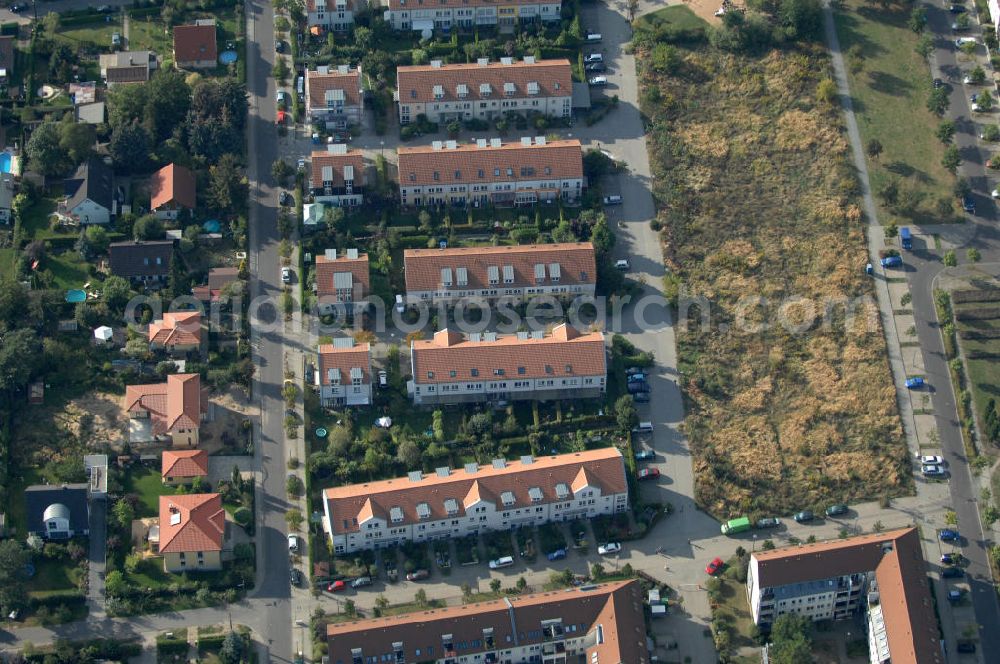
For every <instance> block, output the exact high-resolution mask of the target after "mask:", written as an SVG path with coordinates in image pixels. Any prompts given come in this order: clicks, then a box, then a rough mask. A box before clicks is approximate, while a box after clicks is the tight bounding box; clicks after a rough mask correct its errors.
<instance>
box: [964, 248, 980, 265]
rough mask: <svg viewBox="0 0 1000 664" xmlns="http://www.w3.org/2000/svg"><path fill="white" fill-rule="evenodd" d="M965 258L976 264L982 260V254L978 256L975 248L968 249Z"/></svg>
mask: <svg viewBox="0 0 1000 664" xmlns="http://www.w3.org/2000/svg"><path fill="white" fill-rule="evenodd" d="M965 257H966V258H967V259H968V261H969V262H970V263H978V262H979V261H980V260H982V258H983V256H982V254H980V253H979V250H978V249H976V248H975V247H969V248H968V249H967V250H966V251H965Z"/></svg>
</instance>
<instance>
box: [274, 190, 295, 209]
mask: <svg viewBox="0 0 1000 664" xmlns="http://www.w3.org/2000/svg"><path fill="white" fill-rule="evenodd" d="M278 205H282V206H285V207H290V206H292V205H295V197H294V196H292V195H291V194H290V193H288V192H287V191H283V192H281V193H280V194H278Z"/></svg>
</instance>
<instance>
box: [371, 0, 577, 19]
mask: <svg viewBox="0 0 1000 664" xmlns="http://www.w3.org/2000/svg"><path fill="white" fill-rule="evenodd" d="M388 1H389V11H394V12H396V11H409V10H412V9H413V6H412V0H411V3H410V5H404V4H401V3H400V0H388ZM546 4H555V3H549V2H543V0H504V2H503V6H509V5H518V6H525V5H528V6H532V5H546ZM433 6H434V7H435V8H438V7H440V8H441V9H446V8H468V7H496V6H497V3H496V2H494V1H493V0H468V2H466V0H438V2H437V3H435V4H434V5H433ZM557 16H558V14H557Z"/></svg>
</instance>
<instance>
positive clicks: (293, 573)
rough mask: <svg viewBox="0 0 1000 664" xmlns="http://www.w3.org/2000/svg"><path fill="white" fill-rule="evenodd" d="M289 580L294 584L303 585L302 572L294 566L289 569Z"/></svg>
mask: <svg viewBox="0 0 1000 664" xmlns="http://www.w3.org/2000/svg"><path fill="white" fill-rule="evenodd" d="M288 581H289V583H291V584H292V585H293V586H298V585H302V572H300V571H299V570H297V569H295V568H294V567H292V568H290V569H289V570H288Z"/></svg>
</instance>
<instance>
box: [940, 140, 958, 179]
mask: <svg viewBox="0 0 1000 664" xmlns="http://www.w3.org/2000/svg"><path fill="white" fill-rule="evenodd" d="M961 163H962V155H961V154H959V152H958V147H957V146H954V145H951V146H948V148H947V149H946V150H945V151H944V156H943V157H942V158H941V165H942V166H944V167H945V168H946V169H947V170H948V172H950V173H954V172H955V171H956V170H957V169H958V167H959V165H960V164H961Z"/></svg>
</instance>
